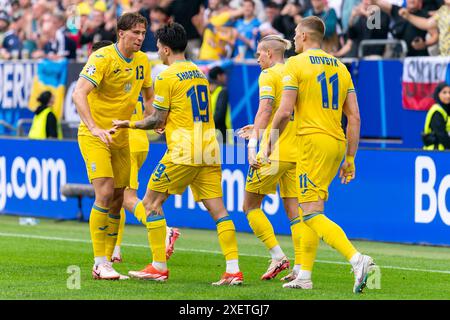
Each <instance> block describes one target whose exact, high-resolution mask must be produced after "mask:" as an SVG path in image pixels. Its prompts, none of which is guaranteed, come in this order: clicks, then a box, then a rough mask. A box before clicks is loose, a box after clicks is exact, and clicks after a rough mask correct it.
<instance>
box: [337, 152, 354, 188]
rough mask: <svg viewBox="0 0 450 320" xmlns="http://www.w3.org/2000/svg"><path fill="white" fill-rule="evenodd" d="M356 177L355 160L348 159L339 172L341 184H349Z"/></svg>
mask: <svg viewBox="0 0 450 320" xmlns="http://www.w3.org/2000/svg"><path fill="white" fill-rule="evenodd" d="M355 177H356V168H355V160H354V159H352V158H346V159H345V161H344V163H343V164H342V166H341V169H340V170H339V178H340V179H341V183H343V184H348V183H349V182H350V181H352V180H353V179H355Z"/></svg>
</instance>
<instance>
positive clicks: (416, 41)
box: [375, 0, 437, 56]
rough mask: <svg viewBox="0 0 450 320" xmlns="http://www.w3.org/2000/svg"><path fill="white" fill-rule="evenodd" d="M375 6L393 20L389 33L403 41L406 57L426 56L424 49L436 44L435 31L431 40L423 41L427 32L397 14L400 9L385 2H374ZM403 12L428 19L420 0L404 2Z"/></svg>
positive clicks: (382, 0)
mask: <svg viewBox="0 0 450 320" xmlns="http://www.w3.org/2000/svg"><path fill="white" fill-rule="evenodd" d="M375 4H376V5H378V6H379V7H380V8H381V10H383V11H384V12H386V13H387V14H389V15H390V16H391V17H392V19H393V20H394V25H393V27H392V29H391V32H392V34H393V36H394V37H395V38H396V39H400V40H405V42H406V45H407V47H408V52H407V56H428V51H427V49H426V47H427V46H430V45H432V44H434V43H435V42H436V35H437V32H436V30H433V31H432V34H433V35H434V36H433V37H431V39H429V40H425V37H426V34H427V32H426V31H423V30H420V29H419V28H417V27H415V26H414V25H413V24H412V23H410V22H408V21H407V20H406V19H404V18H403V17H401V16H400V14H399V12H400V10H401V9H402V8H401V7H399V6H397V5H395V4H391V3H390V2H389V1H387V0H375ZM405 10H406V11H407V12H411V13H414V14H415V15H417V16H420V17H428V12H427V11H425V10H423V9H422V0H406V9H405Z"/></svg>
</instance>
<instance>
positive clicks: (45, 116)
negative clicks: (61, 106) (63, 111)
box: [28, 91, 62, 139]
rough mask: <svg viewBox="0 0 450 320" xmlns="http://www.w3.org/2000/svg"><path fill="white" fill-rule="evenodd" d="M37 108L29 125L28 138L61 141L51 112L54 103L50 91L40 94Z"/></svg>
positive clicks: (59, 130)
mask: <svg viewBox="0 0 450 320" xmlns="http://www.w3.org/2000/svg"><path fill="white" fill-rule="evenodd" d="M37 100H38V102H39V106H38V107H37V109H36V110H35V111H34V118H33V123H32V124H31V129H30V132H29V133H28V137H29V138H30V139H47V138H58V139H62V131H61V128H60V126H59V125H58V120H57V119H56V116H55V114H54V113H53V111H52V108H51V107H52V105H53V103H54V102H55V98H54V97H53V95H52V93H51V92H50V91H44V92H42V93H41V94H40V95H39V97H38V99H37Z"/></svg>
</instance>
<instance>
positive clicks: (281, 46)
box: [259, 34, 292, 55]
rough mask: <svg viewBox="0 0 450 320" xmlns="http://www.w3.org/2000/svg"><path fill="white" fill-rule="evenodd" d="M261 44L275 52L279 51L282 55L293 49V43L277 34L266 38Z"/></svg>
mask: <svg viewBox="0 0 450 320" xmlns="http://www.w3.org/2000/svg"><path fill="white" fill-rule="evenodd" d="M259 43H263V45H264V47H265V48H267V49H268V48H270V49H272V50H274V51H278V52H279V53H281V54H282V55H283V54H284V52H285V51H286V50H289V49H291V48H292V43H291V42H290V41H289V40H287V39H284V38H283V37H281V36H279V35H275V34H271V35H268V36H265V37H264V38H262V39H261V40H260V41H259Z"/></svg>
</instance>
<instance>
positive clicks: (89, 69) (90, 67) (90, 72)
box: [86, 64, 97, 76]
mask: <svg viewBox="0 0 450 320" xmlns="http://www.w3.org/2000/svg"><path fill="white" fill-rule="evenodd" d="M95 71H97V69H96V68H95V66H94V65H93V64H91V65H88V66H87V67H86V73H87V74H88V75H89V76H92V75H93V74H94V73H95Z"/></svg>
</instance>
